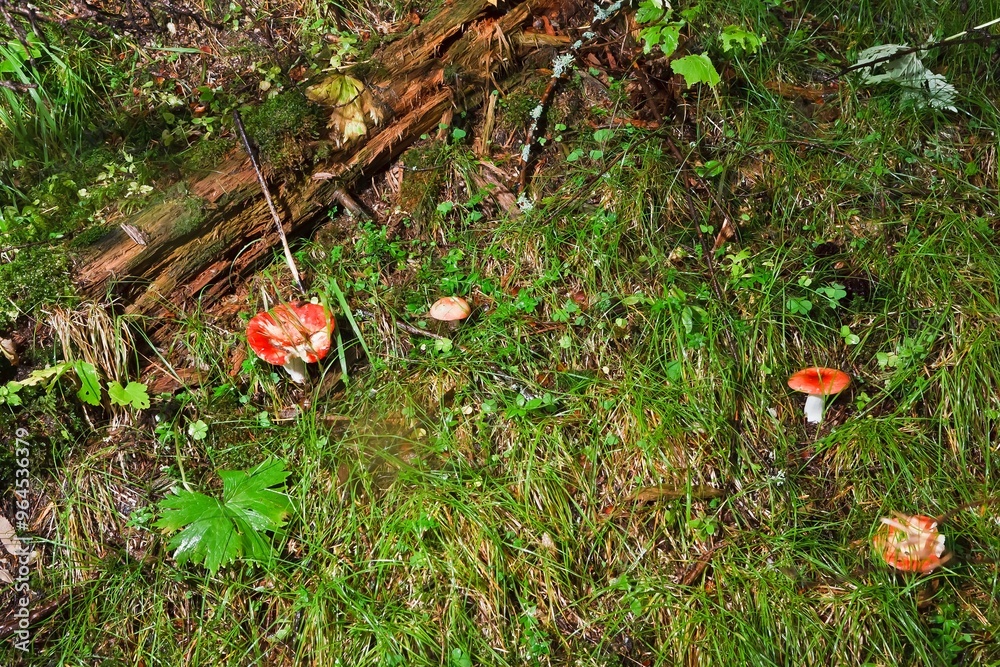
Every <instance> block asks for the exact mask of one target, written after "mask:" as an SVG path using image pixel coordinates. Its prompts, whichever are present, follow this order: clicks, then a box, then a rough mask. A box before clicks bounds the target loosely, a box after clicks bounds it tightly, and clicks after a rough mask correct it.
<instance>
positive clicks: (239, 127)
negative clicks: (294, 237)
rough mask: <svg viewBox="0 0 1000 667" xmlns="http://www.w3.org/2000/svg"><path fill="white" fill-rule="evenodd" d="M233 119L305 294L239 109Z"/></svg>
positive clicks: (288, 261)
mask: <svg viewBox="0 0 1000 667" xmlns="http://www.w3.org/2000/svg"><path fill="white" fill-rule="evenodd" d="M233 121H234V124H235V125H236V129H237V131H238V132H239V133H240V138H241V139H242V140H243V148H245V149H246V152H247V155H249V156H250V164H252V165H253V170H254V172H255V173H256V174H257V182H259V183H260V189H261V191H262V192H263V193H264V199H265V200H267V207H268V208H269V209H271V217H273V218H274V225H275V226H276V227H277V228H278V238H280V239H281V247H282V249H283V250H284V251H285V262H286V263H287V264H288V269H289V271H291V272H292V278H293V279H294V280H295V284H296V286H298V288H299V291H300V292H301V293H302V294H305V293H306V288H305V287H303V286H302V279H301V278H299V269H298V267H297V266H295V259H294V258H293V257H292V251H291V249H290V248H289V247H288V238H287V237H286V236H285V229H284V227H282V225H281V218H280V217H279V216H278V209H276V208H275V207H274V201H272V200H271V193H270V191H268V189H267V181H265V180H264V174H263V173H262V172H261V170H260V164H259V162H258V161H257V152H256V151H255V150H254V148H253V146H252V145H251V144H250V138H249V137H247V132H246V130H245V129H244V128H243V120H242V119H241V118H240V112H239V110H233Z"/></svg>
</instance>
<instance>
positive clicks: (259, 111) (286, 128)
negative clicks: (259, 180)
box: [243, 89, 324, 172]
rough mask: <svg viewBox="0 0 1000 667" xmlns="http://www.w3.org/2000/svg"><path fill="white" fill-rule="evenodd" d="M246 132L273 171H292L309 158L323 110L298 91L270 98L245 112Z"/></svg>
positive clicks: (316, 137)
mask: <svg viewBox="0 0 1000 667" xmlns="http://www.w3.org/2000/svg"><path fill="white" fill-rule="evenodd" d="M243 118H244V123H243V124H244V126H245V127H246V130H247V134H249V135H250V138H251V139H252V140H253V141H254V142H255V143H256V144H257V147H258V149H259V152H260V157H261V160H262V161H263V162H264V163H265V164H266V165H268V166H269V167H270V168H271V169H273V170H275V171H286V172H287V171H292V170H294V169H295V168H297V167H299V166H300V165H301V164H303V163H304V162H306V161H307V160H308V159H309V158H310V157H311V150H312V149H311V146H310V144H311V143H312V142H314V141H316V140H317V139H318V138H319V135H320V129H321V128H322V127H323V125H324V119H323V111H322V109H321V108H320V107H319V106H318V105H315V104H313V103H312V102H310V101H309V100H307V99H306V96H305V95H303V94H302V93H301V92H299V91H298V90H294V89H293V90H287V91H285V92H283V93H280V94H278V95H275V96H274V97H271V98H269V99H268V100H267V101H266V102H264V103H263V104H261V105H260V106H259V107H256V108H255V109H252V110H250V111H248V112H247V113H246V114H244V117H243Z"/></svg>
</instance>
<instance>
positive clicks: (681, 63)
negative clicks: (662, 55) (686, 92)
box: [670, 53, 722, 88]
mask: <svg viewBox="0 0 1000 667" xmlns="http://www.w3.org/2000/svg"><path fill="white" fill-rule="evenodd" d="M670 69H672V70H673V71H674V74H680V75H681V76H683V77H684V83H685V85H687V86H688V87H691V86H693V85H695V84H698V83H707V84H708V85H709V86H711V87H712V88H715V87H716V86H717V85H719V82H720V81H722V77H721V76H719V73H718V72H717V71H716V70H715V65H713V64H712V60H711V59H710V58H709V57H708V55H707V54H705V53H702V54H701V55H690V56H684V57H683V58H678V59H677V60H674V61H673V62H671V63H670Z"/></svg>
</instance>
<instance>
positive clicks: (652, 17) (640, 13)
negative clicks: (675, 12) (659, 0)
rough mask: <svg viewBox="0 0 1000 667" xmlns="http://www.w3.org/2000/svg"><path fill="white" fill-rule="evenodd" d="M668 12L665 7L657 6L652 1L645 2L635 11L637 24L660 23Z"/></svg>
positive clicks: (646, 0)
mask: <svg viewBox="0 0 1000 667" xmlns="http://www.w3.org/2000/svg"><path fill="white" fill-rule="evenodd" d="M666 13H667V12H666V10H665V9H664V8H663V7H659V6H657V4H656V3H655V2H652V0H645V1H644V2H640V3H639V8H638V9H637V10H636V11H635V22H636V23H652V22H654V21H659V20H660V19H661V18H663V17H664V16H665V15H666Z"/></svg>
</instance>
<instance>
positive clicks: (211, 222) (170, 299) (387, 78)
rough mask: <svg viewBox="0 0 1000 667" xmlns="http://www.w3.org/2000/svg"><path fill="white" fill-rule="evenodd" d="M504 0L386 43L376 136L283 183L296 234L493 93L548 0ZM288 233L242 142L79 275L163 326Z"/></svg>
mask: <svg viewBox="0 0 1000 667" xmlns="http://www.w3.org/2000/svg"><path fill="white" fill-rule="evenodd" d="M494 2H495V0H493V1H491V0H455V2H454V3H453V4H452V5H451V6H450V7H446V8H445V9H443V10H442V11H441V12H440V13H438V14H437V15H436V16H435V17H433V18H431V19H428V20H426V21H425V22H424V23H423V24H422V25H420V26H418V27H417V28H415V29H414V30H413V31H412V32H411V33H410V34H409V35H407V36H406V37H405V38H403V39H400V40H398V41H395V42H392V43H391V44H389V45H388V46H387V47H386V48H385V49H383V51H382V52H381V53H378V54H376V60H377V61H378V62H380V64H381V67H379V71H380V72H383V73H384V74H383V75H381V76H376V77H375V80H374V81H372V82H369V84H368V89H369V90H370V91H371V92H372V94H373V95H374V96H375V97H376V98H377V100H378V102H379V103H380V104H381V105H382V106H383V108H384V110H385V111H386V114H385V119H384V121H383V123H382V125H381V127H380V128H376V129H375V130H374V131H373V132H372V133H371V134H370V136H369V137H368V138H367V141H364V142H363V143H360V144H359V145H356V146H354V147H349V148H348V149H347V150H345V151H342V152H341V153H340V154H339V155H337V156H336V160H335V161H333V162H328V163H325V164H321V165H317V166H316V168H315V172H314V173H315V175H316V176H318V178H313V177H312V176H313V174H309V175H308V176H309V177H306V178H301V179H296V180H292V181H287V182H284V183H272V184H271V190H272V195H273V196H274V199H275V202H276V203H277V205H278V208H279V212H280V213H281V216H282V219H283V220H284V224H285V232H286V234H288V235H290V236H293V235H295V234H296V233H297V232H301V230H303V229H304V228H308V226H309V225H310V223H312V222H314V221H315V220H317V219H319V218H320V216H322V214H323V213H324V212H325V211H326V210H327V208H328V207H329V206H330V205H331V204H333V203H334V202H335V201H337V200H338V199H342V198H343V193H344V189H345V188H347V189H349V188H351V186H353V185H354V184H356V183H358V182H359V181H360V180H361V179H364V178H366V177H371V176H372V175H374V174H376V173H377V172H378V171H379V170H381V169H382V168H384V167H385V166H386V165H388V164H389V163H390V162H391V161H392V160H394V159H395V158H397V157H398V156H399V155H400V154H401V153H402V152H403V151H404V150H405V149H406V148H407V147H409V146H410V145H411V144H412V143H414V142H415V141H417V140H418V138H419V137H420V136H421V135H422V134H426V133H429V132H431V131H432V130H433V129H434V128H436V127H437V124H438V122H439V121H440V119H441V118H442V116H443V115H444V114H445V113H446V112H447V111H449V110H451V109H453V108H454V107H456V106H457V107H459V108H464V109H471V108H474V107H475V106H476V105H478V104H479V103H480V102H481V101H482V99H483V98H484V97H485V95H484V94H483V93H484V91H485V90H486V87H487V86H488V85H489V82H490V80H491V78H492V77H493V76H494V75H495V74H496V73H497V72H498V71H499V70H501V69H503V68H505V67H508V66H509V65H510V64H511V63H512V61H513V58H514V55H515V53H514V47H513V46H511V45H512V44H522V43H528V44H530V43H531V42H530V41H527V42H526V41H525V40H521V39H520V38H521V35H522V32H521V26H522V25H523V24H524V23H525V22H527V20H528V19H529V18H530V17H531V15H532V14H533V13H534V12H536V11H537V10H538V8H540V7H541V6H542V5H543V4H544V2H543V0H524V1H522V2H516V3H513V4H511V5H510V6H509V8H508V9H506V11H502V12H501V11H499V10H498V9H497V8H496V7H495V6H494ZM457 35H461V36H460V37H458V38H457V39H455V37H456V36H457ZM446 71H447V72H448V80H447V81H446V80H445V72H446ZM277 242H278V237H277V233H276V230H275V228H274V223H273V221H272V218H271V216H270V213H269V210H268V206H267V203H266V202H265V201H264V198H263V197H262V196H261V192H260V186H259V184H258V182H257V178H256V175H255V173H254V170H253V168H252V166H251V164H250V161H249V159H248V158H247V156H246V154H245V153H243V152H242V151H240V152H238V153H236V152H234V153H233V154H232V155H231V156H230V157H229V158H228V159H226V160H225V161H224V162H223V163H222V164H221V165H219V166H218V167H217V169H216V170H215V171H214V172H213V173H211V174H210V175H208V176H205V177H202V178H198V179H193V180H190V181H186V182H182V183H179V184H177V185H175V186H174V187H173V188H171V190H170V192H168V193H167V194H166V197H165V198H164V199H163V200H162V201H161V202H160V203H158V204H156V205H153V206H150V207H148V208H147V209H145V210H143V211H141V212H140V213H138V214H136V215H135V216H133V217H132V218H131V219H129V220H128V222H127V223H125V224H123V225H121V229H117V230H115V231H113V232H111V233H109V234H108V235H106V236H105V237H104V238H102V239H101V240H100V241H98V242H97V243H96V244H94V245H93V246H91V247H90V248H89V249H88V251H87V252H86V254H85V255H84V256H83V257H82V258H81V261H80V262H79V263H78V266H79V269H78V270H77V271H76V273H75V275H76V281H77V285H78V287H79V290H80V292H81V293H82V294H83V295H85V296H89V297H92V298H102V297H105V296H107V295H111V296H113V297H114V298H115V300H116V301H117V302H118V303H120V304H123V305H124V307H125V310H126V312H128V313H131V314H135V315H140V316H145V317H148V318H152V321H151V322H150V327H149V328H150V329H151V330H155V329H156V328H157V326H158V325H157V322H156V320H158V319H160V318H172V317H175V316H177V315H178V314H180V313H182V312H184V311H185V309H186V307H187V306H188V305H190V304H191V303H192V302H193V300H194V299H196V298H197V299H199V300H200V305H201V306H202V307H210V306H212V304H214V303H216V302H218V300H219V299H220V298H221V297H222V296H224V295H226V294H228V293H230V292H231V291H232V290H233V288H234V286H235V285H236V284H238V283H239V282H241V281H242V280H243V279H244V278H245V277H246V276H247V275H248V274H249V273H250V272H251V271H252V270H253V268H254V267H256V266H258V265H259V263H260V261H261V260H262V259H264V258H265V257H266V256H268V255H269V254H270V253H271V252H272V249H273V247H274V246H275V244H276V243H277ZM155 337H156V336H155V333H154V338H155Z"/></svg>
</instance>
